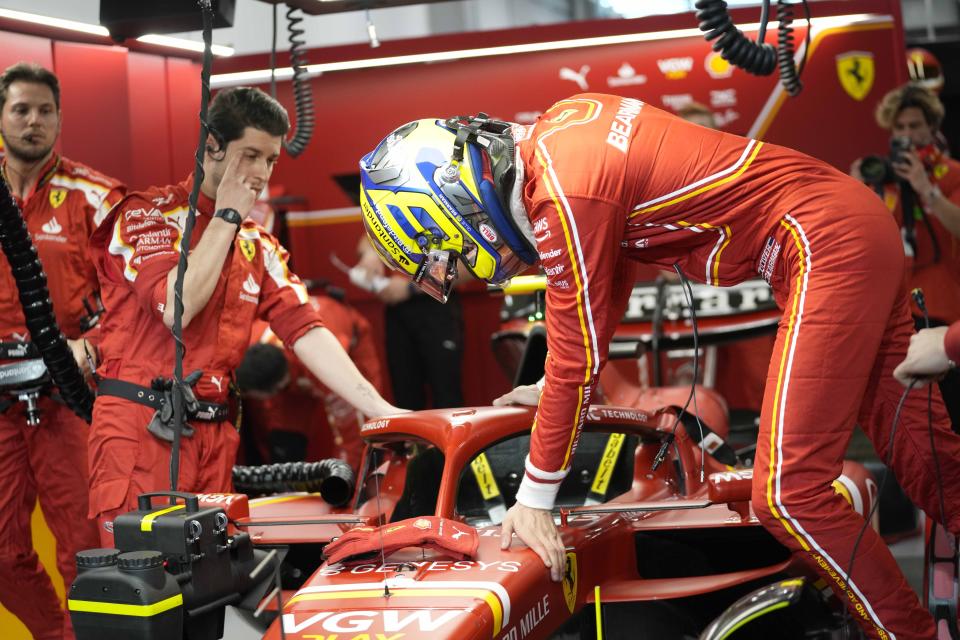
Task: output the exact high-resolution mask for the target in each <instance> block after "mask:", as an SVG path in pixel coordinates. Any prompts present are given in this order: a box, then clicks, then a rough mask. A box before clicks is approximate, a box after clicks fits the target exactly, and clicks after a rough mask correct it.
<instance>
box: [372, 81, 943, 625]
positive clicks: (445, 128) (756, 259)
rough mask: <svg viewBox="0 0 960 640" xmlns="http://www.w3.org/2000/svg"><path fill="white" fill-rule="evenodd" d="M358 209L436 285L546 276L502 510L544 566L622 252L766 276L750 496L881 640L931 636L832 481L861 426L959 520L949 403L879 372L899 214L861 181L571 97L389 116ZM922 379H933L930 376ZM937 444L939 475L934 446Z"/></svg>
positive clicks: (901, 338) (902, 327)
mask: <svg viewBox="0 0 960 640" xmlns="http://www.w3.org/2000/svg"><path fill="white" fill-rule="evenodd" d="M360 166H361V189H362V194H361V208H362V211H363V219H364V223H365V225H366V229H367V232H368V235H369V237H370V240H371V242H372V244H373V245H374V247H376V248H377V250H378V251H379V252H380V254H381V256H382V257H383V258H384V260H385V262H387V264H388V265H390V266H391V267H393V268H394V269H397V270H400V271H403V272H405V273H407V274H409V275H410V276H411V277H412V279H413V280H414V282H416V283H417V285H418V286H420V287H421V288H422V289H423V290H424V291H426V292H428V293H430V294H431V295H434V296H435V297H437V298H440V299H443V298H444V297H445V295H446V293H447V292H448V291H449V288H450V286H451V284H452V282H453V281H454V280H455V279H456V273H457V272H456V264H457V262H458V261H462V262H464V263H465V265H466V266H467V267H468V268H469V269H470V270H471V271H472V272H473V274H474V275H475V276H476V277H478V278H481V279H484V280H487V281H488V282H493V283H497V282H502V281H504V280H506V279H507V278H510V277H511V276H513V275H515V274H517V273H519V272H521V271H523V270H525V269H526V268H527V267H528V266H530V265H533V264H535V263H538V262H539V264H540V266H541V268H542V269H543V270H544V271H545V272H546V274H547V309H548V312H547V329H548V349H549V355H548V357H547V362H546V375H545V377H544V385H543V389H542V395H541V394H540V392H539V389H537V388H536V387H533V388H529V387H527V388H518V389H516V390H514V391H513V392H511V393H510V394H507V395H506V396H504V397H503V398H501V399H500V402H501V403H502V402H508V401H520V402H522V401H524V400H526V401H527V402H531V401H532V402H537V401H539V407H538V410H537V416H536V420H535V422H534V426H533V432H532V438H531V442H530V453H529V456H528V457H527V461H526V473H525V475H524V479H523V481H522V484H521V486H520V489H519V491H518V493H517V502H516V504H515V505H514V506H513V507H511V509H510V511H509V512H508V514H507V516H506V518H505V520H504V522H503V531H502V534H501V535H502V540H503V544H504V546H505V547H508V546H509V545H510V541H511V536H512V533H516V534H517V535H518V536H519V537H520V539H521V540H523V541H524V542H526V543H527V544H528V545H530V546H531V548H533V550H534V551H536V552H537V553H538V554H539V555H540V557H541V558H542V559H543V560H544V563H545V564H546V565H547V566H548V567H549V568H550V572H551V574H552V577H553V579H554V580H559V579H560V577H561V573H562V571H563V564H564V549H563V542H562V540H561V539H560V537H559V535H558V533H557V530H556V527H555V524H554V520H553V516H552V514H551V508H552V507H553V506H554V501H555V498H556V494H557V491H558V488H559V484H560V482H561V481H562V480H563V478H564V476H565V475H566V474H567V472H568V469H569V465H570V461H571V458H572V454H573V452H574V450H575V448H576V445H577V439H578V436H579V434H580V429H581V425H582V423H583V420H584V415H585V414H586V411H587V408H588V406H589V404H590V398H591V394H592V393H593V389H594V384H595V383H596V380H597V376H598V373H599V371H600V369H601V367H602V366H603V364H604V362H605V360H606V356H607V348H608V342H609V341H610V337H611V335H612V333H613V330H614V328H615V327H616V325H617V323H618V322H619V320H620V318H621V317H622V316H623V312H624V309H625V306H626V302H627V299H628V297H629V295H630V291H631V288H632V284H633V276H632V273H633V269H632V266H631V261H638V262H644V263H648V264H650V265H653V266H655V267H658V268H660V269H673V268H674V266H676V268H677V269H679V270H681V271H682V272H683V273H684V274H686V275H687V276H688V277H689V278H691V279H694V280H697V281H699V282H704V283H708V284H711V285H720V286H724V285H732V284H735V283H738V282H741V281H743V280H746V279H747V278H751V277H754V276H755V275H759V276H760V277H762V278H764V279H765V280H766V281H767V282H768V283H769V284H770V285H771V286H772V288H773V290H774V292H775V296H776V299H777V301H778V303H779V304H780V306H781V307H782V308H783V309H784V316H783V320H782V322H781V324H780V328H779V332H778V335H777V341H776V346H775V348H774V354H773V359H772V361H771V363H770V368H769V372H768V377H767V385H766V391H765V395H764V401H763V410H762V414H761V427H760V434H759V442H758V446H757V457H756V466H755V472H754V487H753V509H754V511H755V513H756V515H757V517H758V518H759V519H760V520H761V522H762V523H763V524H764V525H765V526H766V528H767V529H768V530H769V531H770V532H771V533H772V534H773V535H774V536H776V537H777V538H778V539H779V540H780V541H781V542H782V543H783V544H785V545H787V546H788V547H789V548H790V549H792V550H793V551H794V552H796V553H797V554H799V555H800V556H801V557H802V558H803V559H804V560H805V561H807V562H808V563H809V565H810V566H811V567H812V568H813V569H815V570H816V571H818V572H820V573H821V574H822V575H823V577H824V578H825V580H826V581H827V582H828V584H830V585H831V587H832V588H833V589H834V590H836V591H837V592H838V594H839V595H840V598H841V600H842V601H844V602H847V604H848V607H849V608H850V610H851V612H852V614H853V616H854V617H855V618H856V619H857V620H858V622H859V623H860V625H861V626H862V627H863V628H864V629H865V631H866V632H867V634H868V635H869V636H870V637H873V638H897V639H899V640H907V639H911V638H923V639H924V640H928V639H929V638H931V637H934V635H935V630H934V626H933V621H932V617H931V616H930V614H929V613H928V612H927V611H925V610H924V609H923V607H921V605H920V603H919V601H918V600H917V596H916V594H915V593H914V592H913V590H912V589H911V588H910V587H909V586H908V584H907V583H906V581H905V580H904V578H903V576H902V574H901V573H900V570H899V569H898V567H897V564H896V562H895V561H894V559H893V557H892V556H891V554H890V552H889V550H888V549H887V547H886V546H885V545H884V544H883V542H882V541H881V540H880V538H879V537H878V536H877V534H876V532H874V531H873V529H871V528H869V527H867V528H866V531H865V533H864V535H863V540H862V541H861V542H860V543H859V545H858V546H857V547H856V552H857V553H856V562H855V564H854V570H853V572H852V573H853V575H851V576H847V571H848V567H849V566H850V562H851V555H852V554H853V552H854V546H855V540H856V538H857V536H858V534H859V533H860V531H861V528H862V526H863V519H862V518H861V517H860V516H858V515H856V514H855V513H854V511H853V510H852V509H851V508H850V507H849V505H848V504H847V503H846V502H845V501H844V499H843V498H842V497H840V496H839V495H837V494H836V493H835V492H834V491H833V490H832V488H831V482H832V481H833V480H834V479H835V478H836V477H837V476H838V475H839V474H840V468H841V463H842V459H843V455H844V452H845V450H846V447H847V442H848V441H849V439H850V435H851V431H852V429H853V425H854V423H855V422H856V423H858V424H859V425H860V426H861V427H862V428H863V429H864V430H865V431H866V432H867V434H868V435H869V436H870V438H871V440H872V441H873V443H874V446H875V447H876V449H877V451H878V453H879V455H880V456H881V458H882V459H884V460H890V461H891V465H892V467H893V469H894V471H895V472H896V475H897V478H898V479H901V480H902V482H903V484H904V489H905V490H906V491H907V493H908V494H909V495H910V496H911V498H912V499H913V500H914V501H915V502H916V503H917V504H919V505H920V506H921V507H922V508H923V509H924V510H925V511H926V512H927V514H929V515H930V516H931V517H933V518H935V519H937V520H940V521H942V520H943V519H944V517H945V516H944V514H941V513H940V508H939V506H938V491H942V492H943V497H944V502H945V504H946V508H947V509H949V512H948V513H947V514H946V516H949V518H950V519H949V521H948V522H946V525H947V527H948V529H949V530H950V531H952V532H954V533H958V532H960V510H958V508H957V507H960V437H958V436H956V435H955V434H953V433H952V432H951V431H950V427H949V424H948V421H947V417H946V413H945V411H944V409H943V406H942V401H941V399H940V397H939V395H937V399H936V402H935V403H934V407H933V410H932V411H933V421H934V423H935V424H934V428H933V431H932V435H931V436H929V438H928V433H927V406H926V405H927V403H926V401H925V398H924V397H921V394H912V395H909V396H908V398H907V400H906V404H905V406H904V408H903V411H902V415H901V416H900V420H899V424H898V427H897V430H896V433H895V437H894V439H893V443H892V446H890V445H888V440H889V439H890V435H891V434H890V431H891V425H892V423H893V415H894V412H895V409H896V405H897V402H898V400H899V397H900V395H901V391H902V388H901V387H900V386H899V383H898V382H897V381H896V380H895V379H894V378H893V376H892V375H891V373H892V371H893V368H894V367H895V366H896V365H897V364H898V363H899V362H900V361H901V360H903V357H904V356H905V354H906V352H907V346H908V344H909V340H910V335H911V333H912V332H913V323H912V320H911V318H910V312H909V308H908V300H907V296H906V294H905V290H904V289H903V286H902V282H903V277H902V276H903V268H904V258H903V248H902V243H901V241H900V236H899V233H898V231H897V227H896V224H895V222H894V220H893V218H892V216H890V214H889V212H887V211H886V209H885V208H884V206H883V204H882V203H881V202H880V201H879V200H878V199H877V198H876V196H875V195H874V194H873V193H872V192H871V191H870V190H869V189H867V188H866V187H864V186H863V185H862V184H860V183H858V182H857V181H856V180H854V179H852V178H850V177H848V176H846V175H844V174H842V173H840V172H839V171H836V170H834V169H833V168H832V167H830V166H828V165H826V164H824V163H823V162H820V161H817V160H815V159H813V158H810V157H808V156H806V155H804V154H802V153H799V152H796V151H792V150H790V149H785V148H783V147H778V146H776V145H773V144H767V143H763V142H759V141H757V140H750V139H746V138H742V137H739V136H735V135H731V134H727V133H723V132H719V131H714V130H709V129H706V128H703V127H700V126H697V125H695V124H692V123H689V122H686V121H683V120H681V119H680V118H677V117H675V116H673V115H672V114H668V113H666V112H664V111H661V110H659V109H656V108H654V107H651V106H650V105H647V104H644V103H643V102H641V101H639V100H636V99H633V98H621V97H617V96H611V95H601V94H581V95H577V96H574V97H572V98H569V99H566V100H561V101H560V102H557V103H556V104H554V105H553V106H552V107H550V108H549V109H548V110H547V111H546V113H544V114H543V115H542V116H541V117H540V119H539V120H538V121H537V123H536V124H535V125H533V126H532V127H529V128H525V127H521V126H519V125H512V124H510V123H504V122H500V121H495V120H490V119H489V118H487V117H486V116H485V115H484V114H481V115H480V116H477V117H475V118H451V119H449V120H435V119H430V120H419V121H415V122H411V123H408V124H406V125H403V126H402V127H400V128H399V129H397V130H395V131H394V132H393V133H391V134H390V135H389V136H388V137H387V138H386V139H384V140H383V141H382V142H381V143H380V144H379V145H378V146H377V147H376V148H375V149H374V151H373V152H372V153H370V154H368V155H367V156H365V157H364V158H363V159H362V160H361V162H360ZM934 393H936V390H934ZM930 440H933V441H934V442H933V446H935V447H936V449H937V454H938V457H939V461H940V470H941V476H942V477H941V478H939V481H938V478H937V475H936V474H935V472H934V470H933V469H934V465H933V464H932V452H931V448H930V444H931V443H930Z"/></svg>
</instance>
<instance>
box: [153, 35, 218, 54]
mask: <svg viewBox="0 0 960 640" xmlns="http://www.w3.org/2000/svg"><path fill="white" fill-rule="evenodd" d="M137 42H143V43H145V44H157V45H160V46H162V47H173V48H175V49H186V50H187V51H196V52H198V53H203V43H202V42H199V41H197V40H187V39H186V38H174V37H173V36H161V35H156V34H148V35H145V36H140V37H139V38H137ZM210 51H211V52H212V53H213V55H215V56H222V57H228V56H232V55H233V53H234V51H233V47H227V46H224V45H222V44H213V45H210Z"/></svg>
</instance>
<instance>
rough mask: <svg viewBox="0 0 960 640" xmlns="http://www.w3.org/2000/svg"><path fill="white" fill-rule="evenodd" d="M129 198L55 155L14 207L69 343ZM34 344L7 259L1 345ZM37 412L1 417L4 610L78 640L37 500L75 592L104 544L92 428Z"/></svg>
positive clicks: (0, 286) (53, 410) (39, 634)
mask: <svg viewBox="0 0 960 640" xmlns="http://www.w3.org/2000/svg"><path fill="white" fill-rule="evenodd" d="M3 169H4V172H5V170H6V164H4V165H3ZM4 177H5V176H4ZM122 191H123V186H122V185H121V184H120V183H119V182H117V181H116V180H114V179H113V178H108V177H107V176H104V175H103V174H101V173H98V172H96V171H94V170H93V169H91V168H89V167H87V166H85V165H82V164H80V163H79V162H73V161H71V160H68V159H67V158H63V157H61V156H58V155H56V154H54V155H53V157H52V158H51V159H50V161H49V162H48V163H47V164H46V166H45V167H44V168H43V171H42V172H41V176H40V179H39V181H38V182H37V185H36V187H34V190H33V192H32V193H30V194H27V197H26V198H25V199H23V200H20V199H19V198H18V199H17V205H18V206H19V207H20V210H21V212H22V215H23V217H24V220H26V223H27V229H28V230H29V231H30V235H31V236H32V238H33V243H34V245H35V246H36V248H37V253H38V254H39V256H40V261H41V262H42V263H43V268H44V271H45V273H46V275H47V288H48V289H49V290H50V299H51V301H52V302H53V308H54V313H55V314H56V317H57V322H58V324H59V325H60V329H61V330H62V331H63V334H64V335H65V336H66V337H67V338H70V339H77V338H80V337H81V319H83V318H84V316H87V315H88V313H87V310H86V309H85V308H84V306H83V299H84V298H87V299H88V300H90V302H91V304H94V302H93V300H94V294H95V293H96V292H97V290H98V289H99V285H98V284H97V277H96V271H95V270H94V268H93V263H92V262H91V260H90V258H89V254H88V249H89V247H88V238H89V237H90V234H91V233H92V232H93V230H94V229H95V228H96V227H97V225H98V224H99V223H100V221H101V220H102V219H103V218H104V216H105V215H106V213H107V211H108V210H109V209H110V206H111V205H113V204H116V203H117V202H118V201H119V200H120V198H121V197H122ZM88 337H91V338H92V336H88ZM28 339H29V336H28V335H27V329H26V322H25V320H24V318H23V311H22V309H21V306H20V301H19V298H18V295H17V287H16V284H15V283H14V280H13V274H12V273H11V271H10V265H9V263H8V262H7V259H6V257H5V256H4V255H3V254H0V341H3V342H6V343H11V342H25V341H27V340H28ZM5 353H6V350H5ZM4 404H6V403H5V402H4ZM40 411H41V413H40V424H39V425H37V426H28V425H27V422H26V416H25V415H24V411H23V406H22V405H21V404H20V403H14V404H12V405H10V406H8V407H7V408H6V409H5V410H4V411H2V412H0V603H2V604H3V606H5V607H6V608H7V609H9V610H10V611H11V612H12V613H13V614H14V615H16V616H17V617H18V618H20V620H21V621H22V622H23V623H24V624H25V625H26V627H27V628H28V629H29V630H30V633H31V634H33V637H34V638H42V639H46V638H61V637H68V638H72V637H73V632H72V630H71V629H70V627H69V616H66V615H63V613H62V612H61V608H60V602H59V601H58V598H57V595H56V592H55V591H54V588H53V585H52V584H51V582H50V578H49V577H48V576H47V574H46V572H45V571H44V568H43V566H42V565H41V564H40V560H39V558H38V557H37V554H36V552H35V551H34V550H33V541H32V538H31V531H30V517H31V513H32V512H33V507H34V505H35V504H36V501H37V498H38V497H39V499H40V507H41V509H42V510H43V516H44V519H45V520H46V522H47V525H48V526H49V527H50V530H51V531H52V532H53V535H54V537H55V538H56V541H57V568H58V569H59V570H60V574H61V575H62V576H63V579H64V582H65V583H66V585H67V587H68V588H69V585H70V583H72V582H73V580H74V578H76V575H77V570H76V564H75V562H74V554H75V553H76V552H77V551H80V550H82V549H89V548H93V547H96V546H97V545H98V544H99V540H98V538H97V532H96V524H95V523H94V522H93V521H91V520H89V519H88V518H87V445H86V439H87V429H88V427H87V424H86V423H85V422H84V421H83V420H82V419H80V418H78V417H77V416H76V415H74V414H73V412H72V411H70V410H69V409H68V408H67V407H66V406H64V405H63V404H62V403H60V402H57V401H56V400H54V399H51V398H50V397H43V398H41V400H40Z"/></svg>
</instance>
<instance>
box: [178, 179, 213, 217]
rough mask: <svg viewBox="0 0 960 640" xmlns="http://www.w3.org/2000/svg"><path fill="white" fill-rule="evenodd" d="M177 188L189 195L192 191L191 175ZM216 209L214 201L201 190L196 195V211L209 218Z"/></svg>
mask: <svg viewBox="0 0 960 640" xmlns="http://www.w3.org/2000/svg"><path fill="white" fill-rule="evenodd" d="M179 186H180V188H181V189H183V190H184V191H186V192H187V194H190V192H191V191H192V190H193V174H192V173H191V174H190V175H189V176H187V177H186V178H185V179H184V180H183V182H181V183H180V185H179ZM216 207H217V202H216V200H214V199H213V198H210V197H208V196H207V195H206V194H205V193H204V192H203V190H202V189H201V190H200V192H199V193H198V194H197V211H198V212H199V213H202V214H203V215H205V216H207V217H208V218H209V217H210V216H212V215H213V212H214V211H216Z"/></svg>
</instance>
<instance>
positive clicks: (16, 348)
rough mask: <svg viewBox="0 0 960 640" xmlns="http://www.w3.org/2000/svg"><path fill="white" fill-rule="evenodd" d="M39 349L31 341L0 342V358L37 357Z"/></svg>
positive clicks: (20, 358) (22, 358)
mask: <svg viewBox="0 0 960 640" xmlns="http://www.w3.org/2000/svg"><path fill="white" fill-rule="evenodd" d="M39 357H40V351H38V350H37V347H36V345H35V344H33V343H32V342H0V360H25V359H27V358H39Z"/></svg>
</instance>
